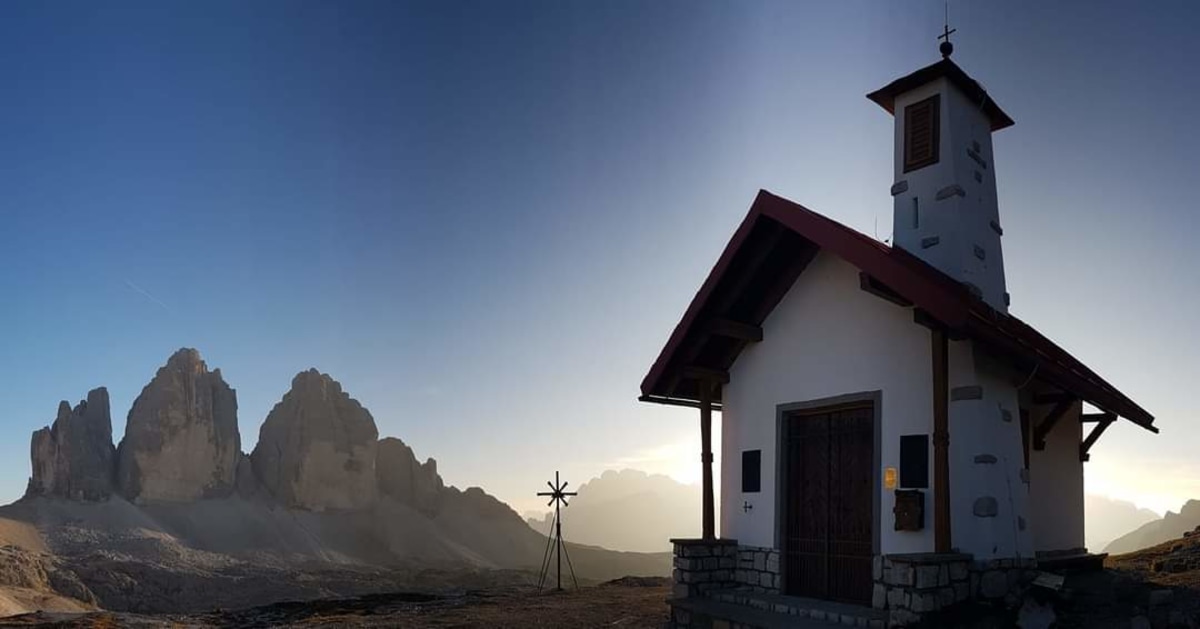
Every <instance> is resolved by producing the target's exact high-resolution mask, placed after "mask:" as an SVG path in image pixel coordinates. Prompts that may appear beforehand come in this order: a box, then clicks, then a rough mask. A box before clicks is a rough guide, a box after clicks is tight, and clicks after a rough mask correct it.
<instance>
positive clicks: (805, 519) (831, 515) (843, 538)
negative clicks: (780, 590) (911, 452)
mask: <svg viewBox="0 0 1200 629" xmlns="http://www.w3.org/2000/svg"><path fill="white" fill-rule="evenodd" d="M783 433H784V434H783V437H784V444H783V448H781V449H782V451H783V453H784V456H785V457H786V458H785V460H784V474H785V477H786V483H785V490H786V492H787V495H786V496H785V499H784V509H785V513H784V518H783V526H784V531H783V533H784V535H783V536H782V537H783V539H782V542H783V553H784V566H783V567H784V575H785V578H784V585H785V592H786V593H787V594H792V595H797V596H807V597H813V598H824V599H832V600H842V601H851V602H856V603H866V604H869V603H870V596H871V587H872V581H871V558H872V554H873V548H872V540H873V534H872V533H873V528H872V527H873V526H874V513H873V501H872V492H873V491H874V485H873V480H874V473H873V467H874V413H873V411H872V409H871V408H870V407H865V408H853V409H844V410H836V411H830V412H825V413H819V414H804V415H796V416H793V417H789V418H788V419H787V421H786V422H785V425H784V430H783Z"/></svg>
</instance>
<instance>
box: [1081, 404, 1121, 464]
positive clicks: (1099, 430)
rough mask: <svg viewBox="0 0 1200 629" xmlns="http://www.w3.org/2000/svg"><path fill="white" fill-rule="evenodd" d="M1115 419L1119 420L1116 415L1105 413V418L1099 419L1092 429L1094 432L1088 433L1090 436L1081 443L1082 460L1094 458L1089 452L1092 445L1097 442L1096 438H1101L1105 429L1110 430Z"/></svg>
mask: <svg viewBox="0 0 1200 629" xmlns="http://www.w3.org/2000/svg"><path fill="white" fill-rule="evenodd" d="M1115 421H1117V416H1116V415H1113V414H1111V413H1104V418H1103V419H1101V420H1099V423H1098V424H1096V427H1095V428H1093V429H1092V432H1090V433H1088V436H1087V438H1086V439H1084V440H1083V443H1081V444H1079V460H1080V461H1084V462H1086V461H1088V460H1089V459H1091V458H1092V457H1091V455H1090V454H1088V450H1091V449H1092V446H1093V445H1095V444H1096V440H1097V439H1099V438H1100V435H1102V434H1104V431H1105V430H1108V427H1109V426H1111V425H1112V424H1113V422H1115Z"/></svg>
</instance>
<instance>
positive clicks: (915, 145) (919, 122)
mask: <svg viewBox="0 0 1200 629" xmlns="http://www.w3.org/2000/svg"><path fill="white" fill-rule="evenodd" d="M940 102H941V95H940V94H934V95H933V96H930V97H929V98H926V99H925V100H923V101H920V102H916V103H913V104H911V105H909V106H908V107H905V108H904V172H909V171H911V170H917V169H918V168H924V167H926V166H928V165H930V164H936V163H937V161H938V140H939V135H938V127H939V120H938V114H939V110H940V106H939V105H940Z"/></svg>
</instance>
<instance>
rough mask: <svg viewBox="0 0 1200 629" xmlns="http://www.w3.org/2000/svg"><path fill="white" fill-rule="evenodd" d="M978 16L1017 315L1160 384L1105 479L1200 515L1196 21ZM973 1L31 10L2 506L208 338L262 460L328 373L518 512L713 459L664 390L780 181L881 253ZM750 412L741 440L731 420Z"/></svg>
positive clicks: (3, 66) (3, 110) (2, 259)
mask: <svg viewBox="0 0 1200 629" xmlns="http://www.w3.org/2000/svg"><path fill="white" fill-rule="evenodd" d="M1144 6H1146V5H1143V4H1142V3H1095V2H1090V1H1089V2H1083V1H1078V2H1053V3H1047V2H1034V1H1032V0H1026V1H1016V2H1005V3H990V2H982V1H975V2H963V1H961V0H960V1H955V2H952V3H951V6H950V18H951V22H952V26H954V27H955V28H957V29H958V30H957V33H955V35H954V36H953V39H954V42H955V46H956V52H955V54H954V59H955V61H956V62H957V63H959V64H960V65H961V66H962V67H963V68H964V69H966V70H967V72H968V73H970V74H971V75H972V76H974V77H975V78H977V79H978V80H980V81H981V82H982V83H983V84H984V85H985V86H986V87H987V89H988V90H989V93H990V94H991V95H992V96H993V97H994V98H995V99H996V100H997V102H999V103H1000V104H1001V105H1002V106H1003V107H1004V109H1005V111H1006V112H1007V113H1009V114H1010V115H1011V116H1012V117H1013V118H1014V119H1015V120H1016V123H1017V124H1016V126H1014V127H1012V128H1010V129H1006V130H1004V131H1001V132H999V133H998V134H997V135H996V139H995V161H996V164H995V167H996V170H997V178H998V185H999V195H1000V211H1001V215H1002V217H1003V222H1004V227H1005V241H1004V246H1005V255H1004V258H1005V261H1006V264H1007V278H1008V287H1009V291H1010V292H1011V294H1012V299H1013V303H1012V312H1013V313H1014V314H1016V315H1018V316H1020V317H1022V318H1023V319H1025V320H1026V321H1029V322H1031V323H1033V324H1034V325H1036V326H1038V328H1039V329H1040V330H1041V331H1043V332H1044V333H1046V334H1047V335H1048V336H1050V337H1051V338H1053V339H1055V340H1056V341H1058V342H1059V343H1060V345H1062V346H1063V347H1064V348H1066V349H1068V350H1069V351H1071V352H1072V353H1074V354H1075V355H1076V356H1077V357H1079V358H1080V359H1082V360H1083V361H1084V362H1085V363H1087V364H1088V365H1089V366H1091V367H1092V368H1093V369H1095V370H1096V371H1098V372H1099V373H1100V374H1101V375H1103V376H1104V377H1106V378H1107V379H1108V380H1109V381H1110V382H1112V383H1113V384H1115V385H1116V386H1118V387H1119V388H1121V389H1122V390H1123V391H1124V392H1125V393H1127V394H1128V395H1130V396H1131V397H1132V398H1134V399H1135V400H1137V401H1138V402H1139V403H1141V404H1142V406H1144V407H1145V408H1147V409H1148V410H1149V411H1150V412H1151V413H1153V414H1155V415H1156V416H1157V418H1158V421H1157V425H1159V426H1160V427H1161V429H1162V434H1161V435H1157V436H1156V435H1151V434H1150V433H1148V432H1146V431H1143V430H1141V429H1139V428H1137V427H1134V426H1132V425H1130V424H1127V423H1126V424H1123V425H1118V426H1116V427H1114V428H1113V429H1110V430H1109V432H1108V433H1107V434H1106V435H1105V436H1104V438H1103V439H1101V440H1100V442H1099V443H1098V445H1096V446H1095V447H1094V448H1093V450H1092V459H1091V462H1089V463H1088V464H1087V468H1086V470H1087V471H1086V474H1087V487H1088V490H1089V491H1092V492H1095V493H1101V494H1106V495H1111V496H1114V497H1118V498H1123V499H1129V500H1133V501H1134V502H1136V503H1138V504H1139V505H1141V506H1145V507H1149V508H1152V509H1155V510H1158V511H1160V512H1161V511H1163V510H1165V509H1168V508H1170V509H1177V508H1178V507H1179V505H1180V504H1181V503H1182V502H1183V501H1184V500H1186V499H1187V498H1189V497H1198V498H1200V459H1197V458H1196V457H1195V448H1196V444H1197V443H1198V442H1200V402H1197V400H1196V398H1195V396H1194V395H1193V390H1192V389H1191V387H1192V386H1196V384H1197V383H1200V367H1197V365H1196V360H1195V357H1196V353H1197V349H1198V348H1200V343H1198V336H1197V332H1196V326H1195V324H1194V318H1195V315H1194V313H1195V312H1196V311H1197V309H1198V307H1200V253H1198V252H1197V250H1196V248H1195V246H1194V240H1195V235H1194V234H1195V230H1196V229H1198V228H1200V223H1198V222H1197V219H1196V216H1197V209H1196V201H1195V199H1196V194H1195V189H1194V186H1195V184H1196V179H1197V175H1198V174H1200V157H1198V155H1200V151H1197V148H1196V147H1197V146H1200V130H1198V129H1200V127H1198V126H1197V125H1196V124H1195V123H1194V114H1193V110H1194V109H1195V107H1196V103H1198V102H1200V73H1197V72H1195V69H1194V64H1195V61H1196V60H1197V59H1200V38H1196V37H1195V36H1194V30H1195V28H1194V27H1195V26H1196V25H1197V24H1198V23H1200V9H1198V8H1197V7H1195V6H1194V5H1193V4H1192V3H1186V2H1156V3H1154V4H1153V5H1152V6H1153V8H1152V10H1144V9H1143V7H1144ZM942 20H943V3H942V2H931V1H920V2H904V3H898V2H885V1H882V0H880V1H878V2H859V1H853V2H842V1H838V2H826V3H816V2H812V3H809V2H805V3H798V2H786V1H780V2H747V3H728V2H693V1H690V0H688V1H673V0H671V1H668V0H664V1H657V2H631V1H627V0H614V1H610V2H599V3H597V2H592V3H585V2H571V1H562V0H553V1H544V2H538V1H532V0H530V1H522V2H504V3H502V2H458V1H448V2H427V3H426V2H413V3H405V2H371V1H366V0H363V1H357V2H325V1H312V0H286V1H283V0H280V1H268V0H257V1H255V2H223V1H208V2H203V3H201V2H158V1H152V2H151V1H147V2H131V1H119V2H107V3H96V2H90V1H71V0H53V1H51V2H42V1H30V0H13V1H9V2H4V3H2V4H0V80H2V81H3V85H2V90H3V96H2V97H0V205H2V207H0V299H2V302H0V330H3V333H2V334H0V434H3V435H4V439H3V440H0V501H3V502H7V501H8V500H12V499H16V498H17V497H19V496H20V495H21V493H22V492H23V491H24V487H25V483H26V480H27V478H28V476H29V461H28V453H29V447H28V444H29V441H28V439H29V434H30V433H31V432H32V431H33V430H35V429H37V428H40V427H42V426H44V425H47V424H49V423H50V422H51V421H52V420H53V419H54V414H55V409H56V408H57V404H58V401H59V400H62V399H66V400H70V401H71V402H72V403H74V402H76V401H78V400H80V399H82V398H83V397H84V396H85V395H86V392H87V391H88V390H89V389H91V388H94V387H97V386H106V387H108V389H109V391H110V394H111V398H112V413H113V424H114V425H113V432H114V435H115V436H117V438H119V436H120V435H121V434H123V432H124V422H125V416H126V414H127V413H128V410H129V407H130V405H131V404H132V402H133V400H134V398H135V397H136V396H137V394H138V393H139V391H140V390H141V388H142V387H143V386H144V385H145V384H146V383H147V382H149V380H150V379H151V377H152V376H153V374H154V372H155V370H156V369H157V368H158V367H159V366H161V365H162V364H163V363H165V361H166V359H167V357H168V356H169V355H170V354H171V352H173V351H174V350H175V349H178V348H180V347H185V346H186V347H196V348H198V349H199V350H200V352H201V353H202V355H203V356H204V357H205V359H206V360H207V362H208V364H209V366H210V368H220V369H221V371H222V373H223V374H224V377H225V379H226V380H227V381H228V382H229V383H230V384H231V385H232V386H233V387H234V388H235V389H236V390H237V395H238V403H239V424H240V427H241V433H242V441H243V449H244V450H246V451H249V450H250V449H251V448H252V447H253V444H254V443H255V441H256V440H257V435H258V429H259V426H260V425H261V423H262V420H263V419H264V418H265V417H266V414H267V413H268V412H269V411H270V409H271V407H272V405H273V404H274V403H275V402H277V401H278V400H279V398H280V397H281V396H282V395H283V394H284V392H285V391H286V390H287V388H288V386H289V383H290V381H291V378H292V376H293V375H295V374H296V373H297V372H299V371H301V370H304V369H307V368H309V367H316V368H318V369H320V370H321V371H324V372H327V373H329V374H331V375H333V376H334V377H335V378H336V379H338V380H339V381H340V382H341V383H342V385H343V387H344V388H345V389H346V390H347V391H348V392H350V394H351V395H353V396H354V397H355V398H356V399H358V400H359V401H361V402H362V403H363V404H364V405H365V406H366V407H367V408H369V409H370V410H371V412H372V414H373V416H374V418H375V420H376V422H377V424H378V426H379V431H380V434H381V435H386V436H396V437H400V438H401V439H403V440H404V441H405V442H406V443H408V444H410V445H411V446H413V448H414V449H415V451H416V453H417V455H418V457H421V458H424V457H434V458H436V459H437V460H438V468H439V471H440V472H441V473H442V475H443V477H444V478H445V480H446V481H447V482H448V483H450V484H454V485H457V486H459V487H467V486H472V485H480V486H483V487H484V488H486V489H487V490H488V491H489V492H491V493H493V494H495V495H496V496H498V497H499V498H501V499H503V500H505V501H507V502H509V503H510V504H511V505H513V506H514V507H515V508H517V510H518V511H525V510H528V509H534V508H537V507H538V506H539V505H540V504H541V503H540V502H539V501H538V499H537V498H536V497H534V496H533V494H534V493H535V492H537V491H539V490H540V489H541V487H542V486H543V483H544V481H545V480H546V479H547V478H549V477H552V476H553V474H554V471H555V470H560V471H561V472H562V473H563V476H564V478H566V479H567V480H569V481H572V483H573V485H574V486H578V485H579V484H582V483H583V482H584V481H586V480H587V479H589V478H591V477H594V476H598V475H599V473H600V472H602V471H603V470H605V469H610V468H621V467H635V468H638V469H643V470H646V471H650V472H661V473H667V474H670V475H672V476H674V477H675V478H677V479H679V480H682V481H685V482H695V481H696V480H697V478H698V476H699V430H698V425H697V424H698V422H697V418H696V412H695V411H693V410H686V409H673V408H665V407H661V406H657V405H647V404H641V403H638V402H637V401H636V397H637V395H638V385H639V383H640V381H641V379H642V377H643V376H644V375H645V372H646V371H647V369H648V368H649V366H650V364H651V363H652V362H653V360H654V358H655V357H656V356H657V354H658V352H659V350H660V349H661V347H662V345H663V343H664V342H665V340H666V338H667V336H668V334H669V333H670V331H671V329H672V328H673V326H674V325H675V323H676V322H677V321H678V319H679V317H680V316H681V315H682V313H683V311H684V309H685V308H686V306H687V304H688V302H689V301H690V299H691V298H692V296H693V295H694V293H695V291H696V289H697V288H698V287H699V285H700V283H701V281H702V280H703V278H704V277H705V276H706V274H707V273H708V270H709V269H710V268H711V266H712V264H713V263H714V262H715V260H716V258H717V256H718V255H719V253H720V251H721V249H722V247H723V246H724V244H725V242H726V241H727V240H728V238H729V236H730V235H731V234H732V232H733V229H734V228H735V226H736V225H737V224H738V222H740V220H741V219H742V217H743V216H744V215H745V213H746V211H747V210H748V209H749V206H750V203H751V201H752V200H753V198H754V196H755V194H756V193H757V191H758V190H759V189H768V190H771V191H772V192H775V193H776V194H780V195H782V196H785V197H788V198H790V199H793V200H795V201H797V202H799V203H802V204H804V205H806V206H807V207H809V208H812V209H814V210H816V211H818V212H821V213H823V214H825V215H827V216H830V217H832V218H834V219H836V220H838V221H841V222H843V223H845V224H847V225H849V226H851V227H854V228H856V229H858V230H860V231H863V232H864V233H867V234H870V235H874V236H877V237H879V238H880V239H883V238H887V237H888V236H889V235H890V230H891V207H892V204H891V198H890V196H889V193H888V189H889V187H890V185H891V183H892V181H891V179H892V163H891V160H892V119H891V117H890V116H889V115H888V114H887V113H886V112H884V111H883V110H881V109H880V108H879V107H878V106H876V105H874V104H873V103H871V102H870V101H868V100H867V99H866V98H864V95H865V94H866V93H868V92H870V91H872V90H874V89H876V88H878V87H881V86H883V85H884V84H886V83H888V82H890V81H891V80H892V79H894V78H897V77H899V76H902V75H904V74H907V73H909V72H911V71H913V70H915V69H917V68H919V67H922V66H924V65H927V64H929V63H932V62H933V61H936V60H937V59H938V55H937V40H936V39H935V38H936V35H937V34H938V33H939V32H940V31H941V28H942ZM714 432H716V433H717V434H719V430H716V431H714Z"/></svg>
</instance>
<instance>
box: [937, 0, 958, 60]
mask: <svg viewBox="0 0 1200 629" xmlns="http://www.w3.org/2000/svg"><path fill="white" fill-rule="evenodd" d="M942 29H943V32H942V34H941V35H938V37H937V38H938V39H941V40H943V41H942V44H941V45H940V46H938V50H940V51H941V53H942V56H943V57H946V58H949V57H950V53H952V52H954V44H951V43H950V34H951V33H953V32H955V31H957V30H958V29H957V28H950V3H949V2H946V22H945V25H944V26H943V27H942Z"/></svg>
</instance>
